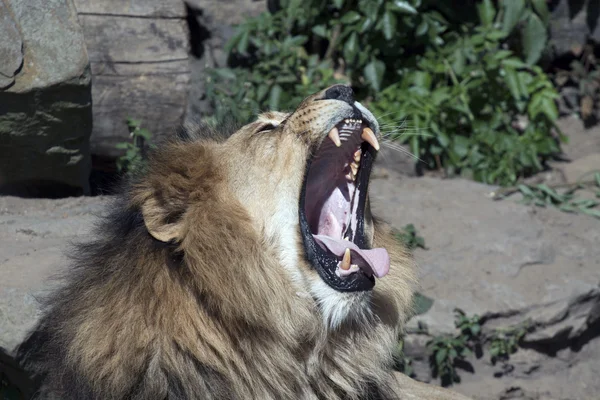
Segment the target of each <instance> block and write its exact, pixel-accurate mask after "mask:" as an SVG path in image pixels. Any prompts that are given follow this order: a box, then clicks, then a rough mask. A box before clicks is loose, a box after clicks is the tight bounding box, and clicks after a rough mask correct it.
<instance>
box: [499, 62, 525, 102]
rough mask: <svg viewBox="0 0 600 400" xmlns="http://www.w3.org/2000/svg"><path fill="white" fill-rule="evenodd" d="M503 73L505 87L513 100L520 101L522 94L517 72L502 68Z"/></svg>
mask: <svg viewBox="0 0 600 400" xmlns="http://www.w3.org/2000/svg"><path fill="white" fill-rule="evenodd" d="M504 73H505V75H504V80H505V81H506V86H508V90H509V91H510V94H511V95H512V97H513V99H515V100H520V99H521V97H522V96H523V95H524V94H523V93H522V92H521V89H522V85H521V83H520V82H519V74H518V72H517V71H516V70H514V69H512V68H504ZM525 94H526V93H525Z"/></svg>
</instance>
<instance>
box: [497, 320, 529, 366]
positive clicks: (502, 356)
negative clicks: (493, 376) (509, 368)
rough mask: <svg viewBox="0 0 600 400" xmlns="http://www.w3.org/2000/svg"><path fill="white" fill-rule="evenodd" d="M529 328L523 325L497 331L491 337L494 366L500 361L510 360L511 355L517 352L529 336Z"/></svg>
mask: <svg viewBox="0 0 600 400" xmlns="http://www.w3.org/2000/svg"><path fill="white" fill-rule="evenodd" d="M527 329H528V328H527V326H526V325H523V326H520V327H516V328H510V329H497V330H495V331H494V332H493V333H492V335H491V336H490V337H489V339H488V340H489V342H490V346H489V347H490V349H489V351H490V356H491V361H492V364H495V363H496V362H497V361H498V360H504V361H506V360H508V359H509V358H510V355H511V354H514V353H516V352H517V349H518V348H519V342H520V341H521V339H523V337H525V335H526V334H527Z"/></svg>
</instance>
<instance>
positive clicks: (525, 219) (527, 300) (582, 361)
mask: <svg viewBox="0 0 600 400" xmlns="http://www.w3.org/2000/svg"><path fill="white" fill-rule="evenodd" d="M494 189H495V188H494V187H491V186H486V185H483V184H479V183H476V182H471V181H464V180H437V179H432V178H420V179H414V178H404V179H402V180H400V181H397V180H394V179H388V180H386V179H376V180H374V181H373V183H372V186H371V193H372V203H373V205H374V209H375V212H377V211H378V212H379V214H381V215H385V216H387V218H388V220H389V222H391V223H392V224H393V225H395V226H397V227H402V226H404V225H406V224H408V223H413V224H414V225H415V226H416V227H417V229H418V231H419V234H420V235H421V236H423V237H424V238H425V242H426V244H427V247H428V248H429V250H427V251H424V250H421V249H418V250H417V251H416V257H417V260H418V262H419V264H420V278H421V291H422V292H423V294H425V295H426V296H428V297H430V298H432V299H434V303H433V306H432V307H431V309H430V310H429V311H428V312H427V313H425V314H423V315H419V316H418V317H415V318H413V319H412V320H411V321H410V322H409V331H412V332H417V331H418V327H417V323H418V322H419V321H420V322H421V323H425V324H427V326H428V328H429V336H424V335H423V334H418V333H413V334H410V335H409V336H408V338H407V339H406V344H405V346H406V347H405V348H406V351H407V352H408V354H409V355H410V354H411V353H413V354H417V355H418V354H422V353H423V348H424V343H426V341H427V340H428V339H430V338H431V336H435V335H440V334H455V333H456V330H455V327H454V315H453V309H454V308H456V307H458V308H460V309H463V310H464V311H465V312H466V313H467V314H469V315H474V314H478V315H480V316H482V317H483V319H484V321H485V324H484V332H490V331H491V330H492V329H496V328H508V327H513V326H517V325H519V324H521V323H524V322H528V324H529V326H530V327H531V329H532V332H531V333H529V334H528V335H527V336H526V338H525V341H524V345H525V346H526V347H528V350H519V351H518V352H517V353H516V354H515V355H513V356H512V357H511V360H510V363H509V364H506V365H505V364H502V363H499V364H496V365H492V363H491V362H490V358H489V354H488V355H486V356H484V357H483V358H481V359H477V358H475V357H473V358H470V359H469V362H470V363H471V364H472V365H473V368H474V371H475V373H474V374H473V373H469V372H465V371H462V372H461V373H460V374H461V376H462V378H463V383H461V384H460V385H457V386H456V387H455V390H457V391H459V392H461V393H463V394H466V395H469V396H472V397H473V398H476V399H513V398H515V399H516V398H519V399H530V398H531V399H585V398H590V399H591V398H595V397H593V396H594V394H595V393H598V391H600V383H599V381H598V380H597V379H596V378H595V377H594V372H585V373H584V371H586V368H590V370H591V371H595V373H597V371H598V370H599V369H600V365H598V363H597V361H596V360H597V359H598V358H599V357H600V340H598V338H597V336H598V335H600V324H599V322H598V321H599V315H600V288H599V287H598V284H599V283H600V268H599V266H600V233H599V232H600V231H599V230H598V220H597V219H594V218H593V217H587V216H583V215H572V214H566V213H562V212H560V211H558V210H556V209H535V208H532V207H527V206H524V205H522V204H518V203H517V202H516V201H517V200H518V197H517V196H514V197H510V198H508V199H505V200H502V201H492V200H490V199H488V198H487V194H488V193H489V192H491V191H493V190H494ZM376 215H377V214H376ZM415 359H416V361H415V363H416V365H415V366H414V367H415V371H417V377H418V378H419V379H420V380H425V381H429V380H432V381H434V382H435V380H433V379H432V378H431V376H430V375H429V368H428V360H427V359H426V358H423V356H422V355H421V356H420V357H419V356H417V357H416V358H415ZM419 374H421V375H419ZM578 374H579V377H578Z"/></svg>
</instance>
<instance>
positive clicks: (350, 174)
mask: <svg viewBox="0 0 600 400" xmlns="http://www.w3.org/2000/svg"><path fill="white" fill-rule="evenodd" d="M345 176H346V179H347V180H349V181H353V180H354V177H353V176H352V173H350V172H348V173H347V174H346V175H345Z"/></svg>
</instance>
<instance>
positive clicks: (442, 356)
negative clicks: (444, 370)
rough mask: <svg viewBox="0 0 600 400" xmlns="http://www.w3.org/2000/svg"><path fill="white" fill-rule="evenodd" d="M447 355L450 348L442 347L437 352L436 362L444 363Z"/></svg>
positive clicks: (438, 363)
mask: <svg viewBox="0 0 600 400" xmlns="http://www.w3.org/2000/svg"><path fill="white" fill-rule="evenodd" d="M446 357H448V349H446V348H441V349H439V350H438V351H437V352H436V353H435V363H436V364H437V365H442V364H443V363H444V361H446Z"/></svg>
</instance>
